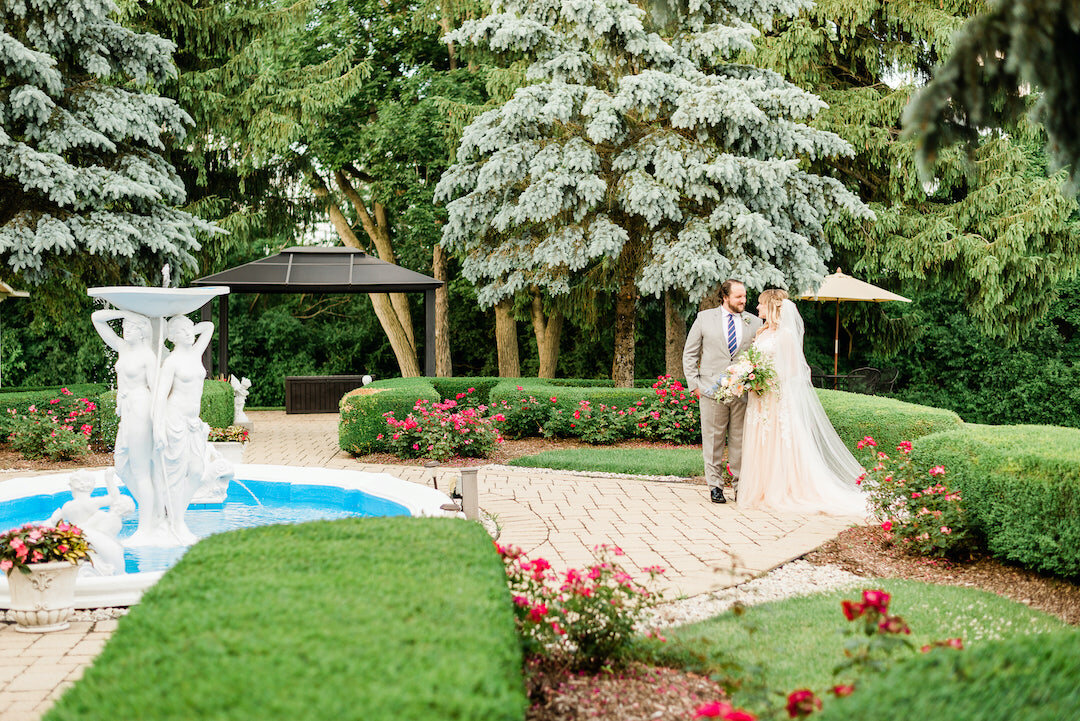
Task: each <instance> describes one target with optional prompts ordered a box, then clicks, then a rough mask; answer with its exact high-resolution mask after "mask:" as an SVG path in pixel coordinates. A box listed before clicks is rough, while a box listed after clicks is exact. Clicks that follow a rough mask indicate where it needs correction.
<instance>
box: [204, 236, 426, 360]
mask: <svg viewBox="0 0 1080 721" xmlns="http://www.w3.org/2000/svg"><path fill="white" fill-rule="evenodd" d="M191 284H192V285H221V286H226V287H228V288H229V291H230V293H418V292H420V291H423V292H424V374H425V375H428V376H434V375H435V289H436V288H438V287H440V286H441V285H442V284H443V282H442V281H441V280H436V279H435V278H432V277H430V276H426V275H424V274H423V273H417V272H415V271H412V270H409V269H408V268H402V267H401V266H400V265H394V264H393V263H387V262H386V261H383V260H379V259H378V258H374V257H372V256H370V255H368V254H367V253H365V252H364V251H362V250H357V249H355V248H346V247H333V248H330V247H323V246H318V247H316V246H311V247H301V246H296V247H292V248H286V249H285V250H283V251H281V252H280V253H278V254H277V255H271V256H268V257H266V258H260V259H259V260H255V261H252V262H250V263H245V264H244V265H238V266H237V267H235V268H229V269H228V270H223V271H221V272H220V273H214V274H213V275H208V276H206V277H204V278H199V279H198V280H195V281H192V283H191ZM202 314H203V320H210V304H209V303H207V304H206V305H205V306H203V309H202ZM217 330H218V375H220V376H227V375H228V374H229V296H227V295H223V296H220V297H219V298H218V327H217ZM203 362H204V364H205V365H206V367H207V370H209V369H210V349H209V348H207V350H206V355H205V356H204V357H203Z"/></svg>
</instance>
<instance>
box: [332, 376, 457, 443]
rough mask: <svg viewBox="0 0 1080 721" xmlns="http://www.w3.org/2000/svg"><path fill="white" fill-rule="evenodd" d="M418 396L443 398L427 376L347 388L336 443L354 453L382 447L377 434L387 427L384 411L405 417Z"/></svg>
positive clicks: (435, 398) (436, 399)
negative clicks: (348, 389) (353, 388)
mask: <svg viewBox="0 0 1080 721" xmlns="http://www.w3.org/2000/svg"><path fill="white" fill-rule="evenodd" d="M421 398H424V399H426V400H429V401H439V400H442V398H441V397H440V395H439V392H438V391H436V390H435V387H434V386H433V385H432V384H431V379H430V378H389V379H387V380H381V381H375V382H374V383H369V384H368V385H366V386H364V387H363V388H357V389H355V390H352V391H349V392H348V393H346V394H345V396H344V397H343V398H342V399H341V415H340V417H339V420H338V446H339V447H340V448H341V450H343V451H345V452H346V453H351V454H353V455H354V456H361V455H364V454H365V453H374V452H376V451H379V450H381V449H382V448H383V445H384V444H382V443H381V442H380V441H379V438H378V437H379V434H380V433H382V434H385V432H386V429H387V425H386V418H385V417H384V414H386V413H388V412H390V411H393V412H394V416H395V417H397V418H404V417H405V416H406V415H408V414H409V412H410V411H411V410H412V409H413V406H415V405H416V401H418V400H420V399H421Z"/></svg>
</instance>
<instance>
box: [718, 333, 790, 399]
mask: <svg viewBox="0 0 1080 721" xmlns="http://www.w3.org/2000/svg"><path fill="white" fill-rule="evenodd" d="M777 390H779V383H777V380H776V368H774V367H773V363H772V359H771V358H769V356H767V355H765V354H764V353H762V352H761V351H760V350H758V349H757V348H755V347H754V346H750V348H749V349H748V350H747V351H746V352H745V353H743V354H742V355H740V356H739V357H738V358H736V359H735V363H734V364H732V365H730V366H728V369H727V371H726V373H725V374H724V375H723V376H721V377H720V378H719V379H717V381H716V382H715V383H713V384H712V386H711V387H710V388H709V389H708V390H707V391H706V392H705V395H708V396H711V397H712V398H713V399H714V400H715V401H716V402H717V403H727V402H728V401H733V400H735V399H736V398H741V397H742V396H743V394H745V393H746V392H747V391H753V392H754V393H757V394H758V395H761V394H764V393H768V392H770V391H771V392H776V391H777Z"/></svg>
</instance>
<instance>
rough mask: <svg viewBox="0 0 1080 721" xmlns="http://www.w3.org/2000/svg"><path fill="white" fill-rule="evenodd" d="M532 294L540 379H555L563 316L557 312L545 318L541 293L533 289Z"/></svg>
mask: <svg viewBox="0 0 1080 721" xmlns="http://www.w3.org/2000/svg"><path fill="white" fill-rule="evenodd" d="M530 293H531V294H532V306H531V311H532V324H533V333H534V334H535V335H536V348H537V350H538V351H539V354H540V371H539V372H538V373H537V374H536V375H537V377H538V378H554V377H555V367H556V366H558V364H559V341H560V339H561V338H562V325H563V314H562V313H560V312H559V311H555V312H554V313H552V314H551V315H549V316H546V317H545V316H544V304H543V301H542V299H541V298H540V291H539V290H538V289H537V288H535V287H533V288H531V289H530Z"/></svg>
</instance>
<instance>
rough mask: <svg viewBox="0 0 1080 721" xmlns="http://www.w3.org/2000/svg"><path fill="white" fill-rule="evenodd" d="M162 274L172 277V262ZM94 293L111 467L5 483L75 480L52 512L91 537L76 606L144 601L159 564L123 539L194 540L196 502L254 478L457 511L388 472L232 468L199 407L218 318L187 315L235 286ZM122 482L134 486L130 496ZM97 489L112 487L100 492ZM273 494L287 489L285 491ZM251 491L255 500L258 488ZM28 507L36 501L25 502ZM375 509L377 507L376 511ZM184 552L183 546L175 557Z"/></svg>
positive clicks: (14, 490)
mask: <svg viewBox="0 0 1080 721" xmlns="http://www.w3.org/2000/svg"><path fill="white" fill-rule="evenodd" d="M164 275H165V277H166V285H167V279H168V273H167V271H166V272H165V273H164ZM87 292H88V294H89V295H90V296H91V297H94V298H99V299H102V300H104V301H106V302H107V303H108V304H109V305H110V306H111V307H108V308H106V309H103V310H97V311H95V312H94V313H93V314H92V316H91V318H92V320H93V324H94V327H95V329H96V330H97V332H98V333H99V334H100V335H101V337H102V340H104V342H105V343H106V344H108V345H109V346H110V347H111V348H113V349H114V350H115V351H116V352H117V361H116V386H117V398H116V412H117V414H118V415H119V416H120V422H119V430H118V432H117V437H116V446H115V453H114V459H115V466H114V468H112V469H105V470H97V471H88V470H83V471H76V472H73V473H59V474H52V475H49V476H37V477H34V478H13V479H10V480H7V481H2V482H0V504H15V505H9V506H8V507H9V508H15V507H17V505H18V504H19V503H20V502H23V503H27V499H40V498H41V497H42V496H44V497H46V498H47V497H49V496H53V495H55V496H60V497H61V498H66V493H65V492H67V491H68V490H69V489H70V493H71V500H67V501H66V502H64V503H63V505H62V506H61V507H59V508H57V509H56V510H55V511H54V512H53V513H52V516H51V517H50V518H48V520H49V521H51V522H54V523H55V522H56V521H57V520H59V519H60V518H64V519H65V520H67V521H69V522H72V523H74V524H76V525H78V526H80V527H81V528H83V529H84V530H85V531H86V532H87V537H88V540H89V541H90V543H91V546H92V550H93V553H94V557H93V558H94V564H93V565H86V566H84V568H83V571H82V572H81V573H80V576H79V580H78V582H77V584H76V607H78V608H89V607H95V606H107V605H127V604H130V603H134V602H136V601H137V600H138V597H139V596H140V595H141V594H142V592H143V591H144V590H145V589H146V588H148V587H149V586H150V585H152V584H153V583H154V582H156V581H157V579H158V578H160V576H161V573H162V572H161V571H152V572H136V573H128V572H126V571H125V562H124V551H125V549H128V550H131V549H147V548H162V549H177V547H187V546H190V545H191V544H193V543H195V542H197V541H198V540H199V539H198V535H197V534H196V533H193V532H192V530H191V529H190V528H189V527H188V521H187V515H188V509H189V506H193V505H197V506H199V507H206V506H207V505H208V504H209V505H210V506H213V504H215V503H217V504H221V503H222V502H223V501H224V499H225V497H226V494H227V489H228V488H229V486H230V482H233V483H239V484H240V485H241V486H243V488H244V489H246V490H247V491H248V492H249V493H250V489H249V487H248V485H246V484H251V485H255V486H256V487H259V486H258V484H263V485H262V487H267V488H269V487H271V486H267V485H266V484H272V485H273V487H277V486H278V485H281V486H283V487H286V489H287V488H288V487H290V486H293V485H294V484H296V481H297V479H303V482H304V485H303V488H304V489H308V491H307V494H308V495H309V496H310V495H311V490H310V489H312V488H313V487H315V488H318V489H323V491H325V492H323V493H321V495H327V494H329V495H334V494H337V495H338V496H342V497H344V496H343V494H353V500H352V501H350V503H351V504H352V506H351V507H355V506H356V501H355V496H356V494H361V495H362V496H364V497H366V498H369V499H371V500H372V501H373V502H372V503H369V504H367V505H368V506H372V507H375V508H379V509H383V511H384V513H383V515H404V514H408V515H413V516H446V515H455V514H453V513H451V512H448V511H446V510H443V509H442V506H443V505H444V504H447V503H449V502H450V499H449V497H448V496H446V495H445V494H443V493H440V492H439V491H436V490H434V489H430V488H426V487H424V486H420V485H417V484H414V483H409V482H407V481H403V480H401V479H399V478H395V477H393V476H390V475H387V474H371V473H362V472H359V471H339V470H334V471H330V470H327V469H311V468H295V467H288V466H250V465H239V466H235V467H234V466H232V465H231V464H229V463H228V462H227V461H225V460H224V459H222V458H221V457H220V455H218V454H217V453H216V452H215V451H214V449H213V447H212V445H211V444H209V443H208V442H207V436H208V433H209V427H208V426H207V424H206V423H205V422H203V421H202V420H201V418H200V417H199V411H200V405H201V399H202V387H203V380H204V379H205V376H206V372H205V370H204V368H203V365H202V354H203V351H204V350H205V349H206V347H207V345H208V344H209V343H210V339H211V336H212V335H213V329H214V326H213V324H212V323H210V322H202V323H193V322H192V321H191V320H190V319H189V318H188V317H187V315H186V314H187V313H191V312H192V311H195V310H197V309H199V308H201V307H202V306H203V305H205V304H206V303H207V302H209V301H210V300H212V299H213V298H214V297H216V296H219V295H224V294H226V293H228V292H229V289H228V288H225V287H207V288H169V287H160V288H156V287H108V288H91V289H89V290H88V291H87ZM116 321H119V322H120V324H121V331H120V332H117V330H116V328H115V327H114V326H113V325H112V324H113V323H115V322H116ZM166 341H168V343H169V345H171V347H169V345H166ZM234 476H235V478H236V479H237V480H235V481H234V480H233V479H234ZM121 488H126V490H127V494H125V493H123V492H122V491H121ZM95 489H98V492H97V493H96V494H95V493H94V492H95ZM100 489H105V490H106V494H105V495H101V493H100ZM285 492H286V493H287V492H288V491H287V490H286V491H285ZM128 494H130V498H129V497H128ZM275 494H276V495H278V496H280V495H281V492H280V491H275ZM317 495H319V494H317ZM251 497H252V498H255V500H256V502H258V498H257V497H256V494H255V493H251ZM132 499H134V504H132ZM39 505H40V504H39ZM132 505H134V512H135V513H136V514H137V524H136V526H135V530H134V532H133V533H131V534H130V535H128V536H127V537H121V524H122V522H123V517H124V516H125V515H128V514H130V513H131V512H132V510H133V509H132ZM260 505H261V503H260ZM31 507H33V504H27V508H31ZM28 512H30V513H31V514H32V513H33V512H34V511H28ZM376 514H379V511H376V512H375V513H373V514H371V515H376ZM46 517H48V513H47V512H46V513H44V514H41V513H38V515H37V517H33V516H32V517H27V518H21V519H17V523H19V524H21V523H24V522H31V521H33V522H38V521H42V522H43V521H46ZM9 520H10V519H9ZM279 522H280V521H279ZM9 525H16V523H10V524H9ZM6 527H8V526H6V525H5V526H4V528H6ZM0 530H3V529H2V528H0ZM208 532H214V531H213V529H211V530H210V531H208ZM208 532H207V531H204V532H203V533H202V535H207V534H208ZM179 553H182V548H181V549H180V550H177V551H176V553H175V555H177V556H178V555H179ZM9 604H10V596H9V595H8V589H7V580H6V578H4V577H2V576H0V608H8V607H9Z"/></svg>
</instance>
